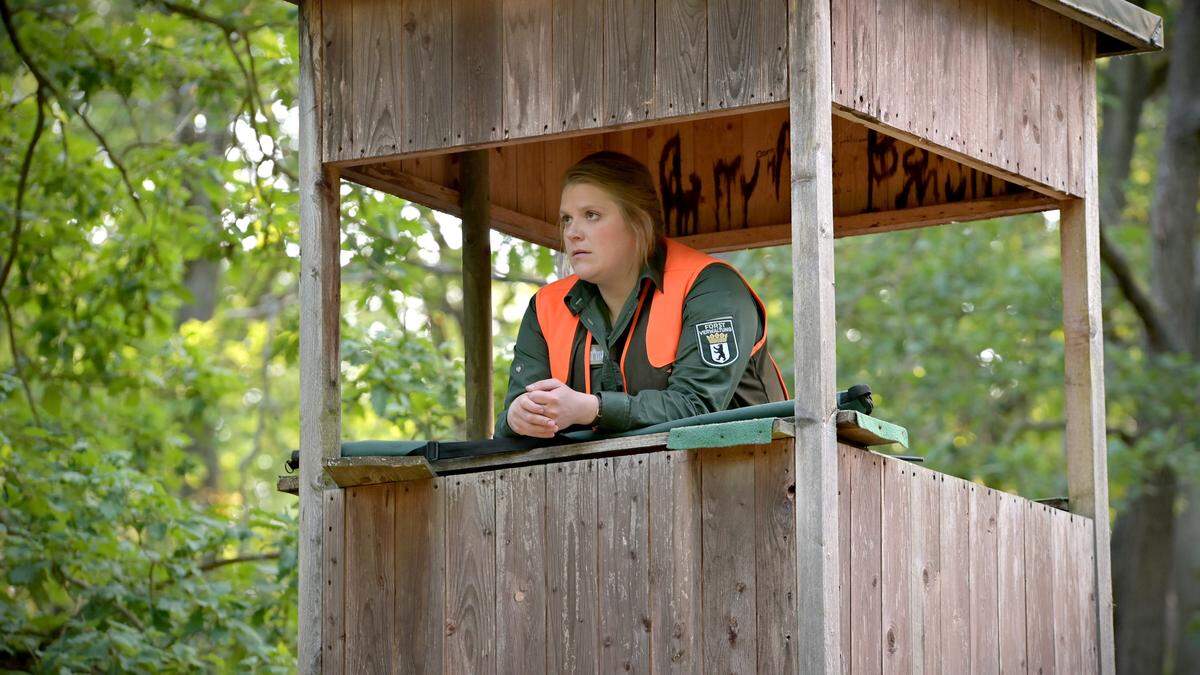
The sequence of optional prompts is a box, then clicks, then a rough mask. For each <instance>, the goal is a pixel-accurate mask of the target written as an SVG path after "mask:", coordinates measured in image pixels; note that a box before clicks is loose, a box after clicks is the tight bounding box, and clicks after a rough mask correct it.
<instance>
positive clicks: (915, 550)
mask: <svg viewBox="0 0 1200 675" xmlns="http://www.w3.org/2000/svg"><path fill="white" fill-rule="evenodd" d="M839 450H840V451H839V458H838V459H839V463H840V466H839V476H842V477H843V480H842V482H841V486H840V490H841V492H842V494H841V495H840V497H841V504H842V507H841V509H842V512H841V515H840V521H839V524H840V525H842V528H843V533H844V538H843V546H842V551H841V566H842V570H841V571H842V579H843V580H844V582H843V583H844V584H846V585H847V586H848V589H847V592H844V593H843V596H842V598H843V599H842V608H841V610H842V617H841V620H842V626H843V631H847V629H848V632H849V634H848V635H845V634H844V635H843V636H842V642H843V645H844V650H846V651H847V654H848V658H847V659H846V660H845V661H844V667H843V672H849V673H909V672H947V673H967V672H971V673H997V672H1003V673H1054V672H1057V673H1090V672H1097V669H1098V665H1097V662H1096V653H1095V644H1094V642H1095V641H1094V636H1095V606H1094V602H1095V598H1094V594H1093V593H1092V590H1091V589H1092V579H1093V578H1094V573H1095V572H1094V568H1093V560H1092V549H1091V521H1090V519H1088V518H1084V517H1082V516H1078V515H1074V514H1071V513H1068V512H1065V511H1059V510H1057V509H1053V508H1051V507H1048V506H1045V505H1042V504H1037V503H1034V502H1030V501H1028V500H1025V499H1022V498H1020V497H1017V496H1014V495H1011V494H1007V493H1003V492H998V491H996V490H992V489H990V488H987V487H985V486H983V485H979V484H976V483H971V482H968V481H965V480H961V479H958V478H954V477H951V476H946V475H944V474H940V473H936V472H934V471H930V470H928V469H925V468H922V467H920V466H916V465H913V464H909V463H906V462H902V461H900V460H895V459H892V458H888V457H884V456H882V455H879V454H876V453H872V452H868V451H865V450H859V449H857V448H851V447H848V446H840V449H839ZM846 493H848V494H846ZM845 521H849V522H848V523H846V522H845ZM845 580H848V581H845Z"/></svg>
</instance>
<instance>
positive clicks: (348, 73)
mask: <svg viewBox="0 0 1200 675" xmlns="http://www.w3.org/2000/svg"><path fill="white" fill-rule="evenodd" d="M305 7H306V8H312V11H315V12H319V13H320V14H321V15H322V16H321V19H322V20H321V21H318V22H316V23H313V24H310V25H314V26H317V27H318V30H320V40H316V41H315V44H316V46H317V47H318V48H319V49H318V50H317V51H313V52H310V53H312V54H313V59H312V62H310V65H313V66H315V67H317V68H320V70H321V92H320V93H321V107H320V109H319V110H318V115H319V117H318V119H320V120H321V129H320V131H319V132H318V130H316V129H314V130H313V131H314V132H317V133H319V135H320V137H321V139H322V147H321V148H320V152H321V157H322V159H323V160H325V161H333V160H337V159H345V158H347V157H352V156H353V154H352V153H353V151H354V148H355V145H354V127H355V123H356V120H357V118H358V115H359V111H358V108H356V107H350V106H342V105H340V104H339V102H340V101H344V100H349V99H352V98H353V97H354V90H353V77H354V75H353V73H354V42H353V39H354V24H353V10H354V4H353V3H350V2H312V1H311V0H310V1H309V2H308V3H307V4H306V5H305ZM318 58H319V60H318ZM301 63H302V64H303V63H304V59H301Z"/></svg>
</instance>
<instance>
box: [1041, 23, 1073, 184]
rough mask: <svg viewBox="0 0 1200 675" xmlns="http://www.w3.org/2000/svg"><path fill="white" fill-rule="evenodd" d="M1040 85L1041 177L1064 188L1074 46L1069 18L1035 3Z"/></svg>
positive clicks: (1066, 175) (1067, 178)
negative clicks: (1068, 106)
mask: <svg viewBox="0 0 1200 675" xmlns="http://www.w3.org/2000/svg"><path fill="white" fill-rule="evenodd" d="M1036 12H1037V16H1038V21H1039V25H1038V34H1039V36H1040V39H1039V41H1038V45H1037V48H1038V54H1039V57H1040V66H1041V69H1040V73H1041V85H1042V89H1041V92H1040V97H1039V101H1040V103H1041V141H1042V145H1041V149H1042V157H1041V165H1040V166H1041V177H1042V181H1043V182H1045V183H1048V184H1050V185H1052V186H1054V187H1056V188H1058V189H1060V190H1067V189H1068V185H1067V182H1068V180H1069V178H1070V173H1069V171H1068V169H1067V161H1068V159H1069V158H1068V150H1067V148H1068V147H1069V145H1070V143H1071V138H1070V133H1071V130H1070V128H1069V126H1068V124H1069V123H1068V121H1067V111H1066V108H1067V97H1068V96H1071V95H1073V94H1074V90H1073V87H1072V84H1074V78H1073V77H1072V75H1073V71H1074V70H1076V69H1077V64H1075V63H1072V59H1074V58H1078V53H1079V50H1078V46H1077V45H1072V33H1071V20H1070V19H1068V18H1066V17H1064V16H1062V15H1061V14H1059V13H1057V12H1053V11H1051V10H1049V9H1046V8H1045V7H1042V6H1040V5H1038V6H1037V7H1036Z"/></svg>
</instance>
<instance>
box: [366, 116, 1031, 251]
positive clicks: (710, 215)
mask: <svg viewBox="0 0 1200 675" xmlns="http://www.w3.org/2000/svg"><path fill="white" fill-rule="evenodd" d="M788 124H789V122H788V111H787V110H786V109H784V108H775V109H769V110H761V111H756V112H749V113H744V114H739V115H728V116H721V117H713V118H708V119H702V120H694V121H685V122H678V123H667V124H663V125H659V126H654V127H643V128H637V129H626V130H623V131H611V132H603V133H597V134H593V135H588V136H576V137H573V138H565V139H557V140H554V139H552V140H547V141H543V142H536V143H523V144H517V145H508V146H501V147H495V148H491V149H490V150H489V151H488V152H489V157H490V162H491V164H490V175H491V188H492V190H491V200H492V204H493V209H494V211H493V218H494V219H495V221H496V222H497V227H499V228H506V229H505V231H508V232H509V233H512V234H515V235H516V236H522V237H524V238H526V239H530V240H533V241H538V242H539V243H545V244H548V245H555V242H554V240H555V239H556V236H557V235H556V228H555V226H554V225H553V224H552V223H554V222H555V221H556V218H557V213H558V201H559V194H560V191H561V187H560V186H561V181H562V175H563V173H564V172H565V171H566V169H567V168H568V167H570V166H571V164H573V163H574V162H576V161H577V160H579V159H581V158H583V157H584V156H586V155H587V154H588V153H590V152H593V151H596V150H601V149H607V150H616V151H619V152H623V153H626V154H628V155H631V156H633V157H635V158H637V159H639V160H641V161H642V162H643V163H644V164H645V165H646V166H647V168H649V169H650V173H651V175H652V176H653V177H654V180H655V182H656V184H657V186H658V188H659V194H660V195H661V196H662V199H663V206H664V217H665V219H666V223H667V232H668V235H669V236H672V237H677V238H682V239H684V240H685V241H688V243H690V244H692V245H693V246H697V247H699V248H704V249H708V250H719V249H721V248H724V247H728V246H729V245H730V244H736V245H737V247H743V248H744V247H746V246H747V245H748V242H751V241H754V242H755V243H757V245H770V244H778V243H783V242H786V241H788V237H789V236H790V225H789V224H788V219H789V217H790V214H791V207H790V202H791V196H790V191H789V189H788V185H789V184H790V183H789V181H790V173H791V171H790V158H789V142H788ZM346 171H347V172H348V176H349V177H350V178H352V179H353V178H355V176H356V175H358V174H355V173H354V172H358V173H359V174H366V175H368V176H370V177H374V178H375V179H376V180H377V181H378V183H377V184H376V185H377V186H378V187H380V188H381V189H385V190H389V191H393V192H397V193H399V194H401V196H405V197H407V198H410V199H415V200H416V201H420V202H423V203H427V204H429V205H430V206H432V207H434V208H450V209H453V208H456V206H455V205H456V203H457V195H458V189H459V187H460V183H459V162H458V158H457V156H456V155H438V156H426V157H418V158H412V159H403V160H396V161H391V162H386V163H381V164H376V165H370V166H361V167H355V168H354V169H353V170H351V169H346ZM833 177H834V186H833V204H834V216H835V221H834V228H835V235H836V236H847V235H850V234H867V233H871V232H884V231H889V230H895V229H903V228H908V227H920V226H925V225H931V224H936V223H943V222H949V221H952V220H970V219H974V218H979V217H984V216H986V215H1010V214H1012V213H1021V212H1026V211H1030V210H1039V209H1044V208H1049V201H1050V200H1049V198H1045V197H1043V196H1042V195H1039V194H1037V193H1033V192H1031V191H1029V190H1027V189H1025V188H1022V187H1020V186H1017V185H1014V184H1012V183H1009V182H1006V181H1004V180H1002V179H1000V178H997V177H995V176H993V175H990V174H988V173H985V172H983V171H980V170H978V169H974V168H971V167H967V166H964V165H962V164H960V163H958V162H955V161H953V160H950V159H947V158H945V157H942V156H939V155H937V154H934V153H932V152H930V151H929V150H926V149H924V148H921V147H917V146H914V145H912V144H909V143H905V142H903V141H900V140H897V139H895V138H893V137H891V136H888V135H886V134H883V133H881V132H878V131H875V130H873V129H869V128H868V127H866V126H864V125H862V124H858V123H855V122H853V121H850V120H846V119H843V118H840V117H835V118H834V119H833ZM389 185H391V186H394V187H392V188H391V189H389V187H388V186H389ZM539 238H540V240H539ZM756 240H757V241H756Z"/></svg>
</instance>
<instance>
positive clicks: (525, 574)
mask: <svg viewBox="0 0 1200 675" xmlns="http://www.w3.org/2000/svg"><path fill="white" fill-rule="evenodd" d="M629 450H630V449H626V451H629ZM839 464H840V466H839V475H840V476H841V478H842V481H841V486H840V491H839V500H840V501H839V523H840V528H841V529H840V533H839V534H840V550H841V579H842V588H841V592H842V595H841V620H842V624H841V629H842V645H841V652H842V653H843V655H844V662H843V670H844V671H845V672H855V673H880V672H916V671H921V670H923V671H925V672H930V671H931V670H933V669H938V671H939V672H946V673H951V672H953V673H966V672H1000V670H1001V669H1003V671H1004V672H1013V671H1019V672H1026V671H1028V672H1051V671H1054V670H1057V672H1060V673H1080V672H1091V671H1094V670H1095V668H1096V665H1095V663H1096V662H1095V653H1094V651H1093V647H1092V645H1093V644H1094V643H1095V641H1094V639H1093V637H1092V636H1093V635H1094V626H1095V607H1094V604H1093V601H1092V598H1091V596H1090V589H1091V588H1092V587H1093V584H1092V581H1091V579H1092V578H1093V577H1092V570H1093V562H1092V558H1091V549H1090V547H1089V543H1090V538H1089V536H1090V524H1089V523H1088V522H1086V521H1085V519H1082V518H1080V517H1079V516H1073V515H1070V514H1068V513H1065V512H1061V511H1057V510H1055V509H1052V508H1050V507H1047V506H1043V505H1041V504H1036V503H1033V502H1029V501H1027V500H1024V499H1021V498H1018V497H1015V496H1012V495H1008V494H1004V493H1000V492H997V491H994V490H991V489H988V488H986V487H983V486H981V485H977V484H974V483H969V482H967V481H963V480H959V479H956V478H953V477H949V476H945V475H942V474H938V473H935V472H933V471H929V470H927V469H923V468H921V467H919V466H916V465H914V464H911V463H908V462H904V461H901V460H897V459H892V458H888V457H885V456H883V455H880V454H877V453H872V452H869V451H866V450H861V449H858V448H855V447H851V446H849V445H841V446H839ZM793 471H794V440H793V439H791V438H783V439H776V440H773V441H769V442H765V443H763V444H760V445H742V446H735V447H726V448H708V449H701V450H667V449H666V448H663V447H647V448H636V449H633V454H625V455H621V456H613V457H590V458H583V459H571V460H569V461H560V462H557V463H541V464H536V465H532V466H519V467H506V468H501V469H482V470H476V471H467V472H464V473H459V474H456V475H445V476H436V477H431V478H421V479H417V480H403V479H400V480H398V482H389V483H382V484H376V485H359V486H355V487H348V488H345V489H344V490H339V489H332V490H329V491H327V492H326V494H325V499H326V509H325V511H326V518H327V521H326V527H325V536H326V541H325V546H324V548H325V553H326V555H325V572H326V579H327V582H328V583H327V585H326V587H325V598H324V605H325V607H326V611H325V619H324V621H325V624H324V630H323V631H322V632H323V634H324V636H325V637H324V644H323V645H322V650H323V652H324V664H325V669H326V670H327V671H330V672H340V671H342V670H345V671H348V672H356V673H357V672H380V671H399V672H432V673H436V672H446V673H475V672H499V673H529V672H554V673H559V672H589V673H590V672H605V673H607V672H618V671H620V672H623V671H625V670H632V671H654V672H680V673H696V672H714V673H715V672H720V673H726V672H756V671H757V672H766V673H776V672H796V668H797V653H796V650H797V649H798V647H797V645H798V644H799V642H800V641H799V640H798V637H799V636H798V635H796V630H797V625H798V620H797V619H798V611H799V610H798V607H797V603H796V598H797V593H796V589H797V588H798V586H797V584H803V583H805V575H804V571H803V570H800V571H799V574H797V569H796V559H797V555H796V554H797V549H796V545H795V540H794V537H795V527H796V524H795V516H796V512H795V494H796V492H795V491H796V490H803V489H805V485H804V480H803V478H802V479H801V480H800V481H798V482H797V481H796V480H795V478H794V476H793Z"/></svg>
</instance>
